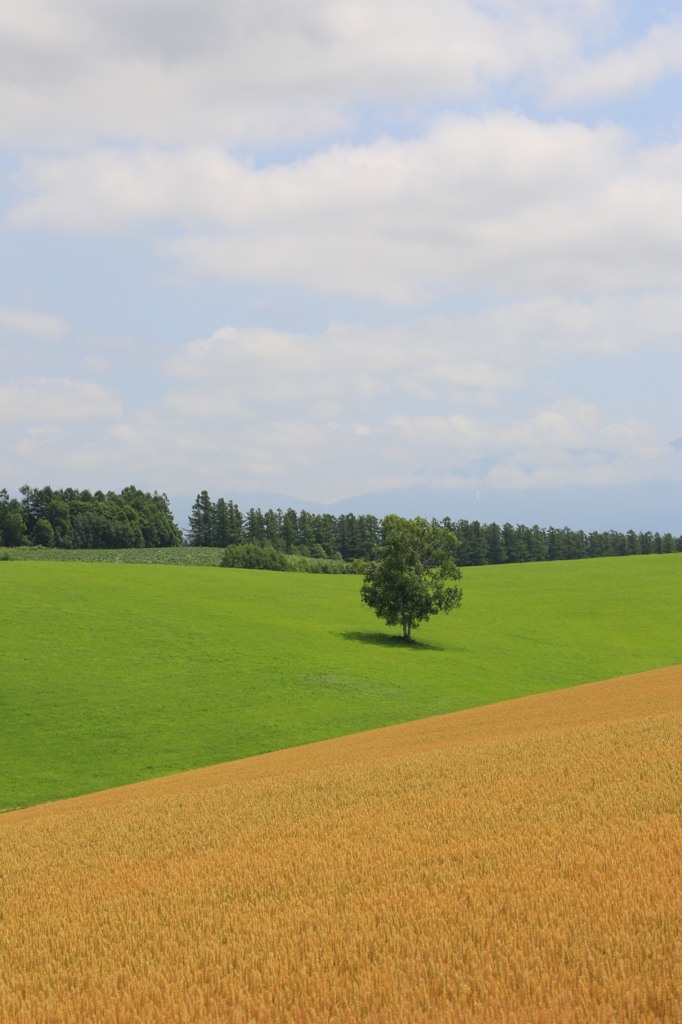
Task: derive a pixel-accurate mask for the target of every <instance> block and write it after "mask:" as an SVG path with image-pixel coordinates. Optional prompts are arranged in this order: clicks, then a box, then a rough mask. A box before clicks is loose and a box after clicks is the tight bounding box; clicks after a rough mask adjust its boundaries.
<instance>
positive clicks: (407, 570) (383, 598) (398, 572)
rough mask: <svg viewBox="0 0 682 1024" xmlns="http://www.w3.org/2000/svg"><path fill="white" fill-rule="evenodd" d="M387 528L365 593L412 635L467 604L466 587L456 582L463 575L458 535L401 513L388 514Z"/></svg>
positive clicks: (405, 634)
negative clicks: (457, 553)
mask: <svg viewBox="0 0 682 1024" xmlns="http://www.w3.org/2000/svg"><path fill="white" fill-rule="evenodd" d="M381 530H382V534H383V538H384V540H383V544H382V545H381V546H380V547H377V548H375V551H374V555H375V561H374V562H371V563H370V564H369V565H368V566H367V568H366V570H365V578H364V581H363V584H362V588H361V590H360V596H361V598H362V600H363V601H364V602H365V604H367V605H369V607H370V608H373V609H374V611H375V612H376V614H377V615H378V617H379V618H380V619H383V620H384V621H385V623H386V625H387V626H396V625H400V626H401V627H402V630H403V638H404V639H405V640H410V639H411V636H412V630H413V629H415V628H416V627H417V626H418V625H419V624H420V622H428V620H429V619H430V618H431V616H432V615H437V614H438V612H445V613H447V612H450V611H452V609H453V608H458V607H459V605H460V604H461V601H462V591H461V590H460V588H459V587H457V586H453V585H452V584H453V583H454V582H455V581H456V580H459V579H461V578H462V573H461V571H460V570H459V568H458V566H457V564H456V562H455V559H454V552H455V549H456V547H457V538H456V537H455V535H454V534H453V533H451V532H450V531H448V530H444V529H443V528H442V527H441V526H439V525H438V524H437V523H428V522H427V521H426V519H421V518H416V519H402V518H401V517H400V516H395V515H390V516H386V517H385V518H384V519H382V521H381Z"/></svg>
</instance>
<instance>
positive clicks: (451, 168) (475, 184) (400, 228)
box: [12, 113, 682, 305]
mask: <svg viewBox="0 0 682 1024" xmlns="http://www.w3.org/2000/svg"><path fill="white" fill-rule="evenodd" d="M26 174H27V175H28V177H27V178H26V179H25V181H26V185H27V187H28V189H29V191H30V192H31V193H32V195H30V196H29V197H27V198H26V199H25V200H24V201H23V202H21V203H20V204H19V205H18V206H17V207H15V209H14V211H13V213H12V219H13V221H14V222H15V223H18V224H27V225H48V226H49V225H53V226H61V227H65V228H73V229H78V230H88V231H89V230H93V229H97V228H99V229H100V230H110V229H112V228H114V227H115V226H117V225H122V224H126V223H133V222H135V221H144V220H158V221H161V220H167V219H168V220H170V221H171V222H172V223H175V224H176V225H178V226H181V227H182V229H183V230H184V233H183V234H181V235H180V236H179V237H178V238H177V239H176V240H175V241H174V242H171V243H170V244H169V245H168V248H169V250H170V251H171V252H172V253H174V254H175V256H176V257H178V258H179V259H180V260H182V261H183V262H184V263H185V264H187V265H188V267H190V268H191V269H192V270H193V271H196V270H198V271H200V272H205V273H209V274H217V275H219V276H223V277H225V278H229V279H242V280H252V281H261V282H279V283H284V284H292V285H298V286H304V287H308V288H311V287H312V288H318V289H321V290H323V291H327V292H336V293H342V294H343V293H345V294H352V295H359V296H366V297H371V298H377V299H381V300H384V301H386V302H389V303H393V304H398V305H410V304H414V303H418V302H420V301H422V300H424V299H426V298H428V297H430V296H432V295H434V294H438V293H442V292H447V291H449V290H452V289H464V288H471V287H475V288H478V289H481V288H495V289H515V290H518V291H522V292H528V293H542V292H547V291H548V290H549V291H557V290H560V291H561V293H562V294H564V295H566V294H567V293H568V294H570V293H571V292H573V293H579V292H584V291H589V292H593V293H594V292H598V291H603V290H606V291H608V290H618V289H627V288H647V287H648V288H665V287H672V286H676V285H677V284H678V282H679V275H680V270H681V269H682V144H677V145H666V146H658V147H652V148H648V149H647V148H640V147H637V146H636V145H635V144H634V143H633V141H632V140H631V139H630V138H629V136H628V135H627V134H626V133H624V132H622V131H620V130H618V129H616V128H615V127H612V126H603V127H600V128H597V129H588V128H585V127H583V126H581V125H578V124H571V123H558V124H550V125H547V124H540V123H538V122H535V121H532V120H530V119H528V118H525V117H521V116H515V115H510V114H502V113H500V114H496V115H494V116H492V115H491V116H489V117H487V118H485V119H483V120H477V119H472V118H451V117H449V118H444V119H442V120H441V121H440V122H438V123H437V124H436V125H435V126H434V127H433V128H432V129H431V131H430V132H429V133H428V134H427V136H426V137H424V138H422V139H415V140H408V141H395V140H393V141H391V140H388V139H384V140H380V141H378V142H376V143H373V144H372V145H367V146H351V145H347V146H335V147H332V148H331V149H329V150H328V151H326V152H323V153H318V154H316V155H314V156H312V157H309V158H307V159H304V160H300V161H298V162H296V163H294V164H290V165H272V166H268V167H265V168H263V169H262V170H255V169H253V168H251V167H249V166H248V165H246V164H243V163H239V162H238V161H236V160H235V159H233V158H231V157H228V156H225V155H224V154H221V153H219V152H217V151H207V150H204V151H195V152H191V153H188V152H176V153H167V152H162V151H158V150H157V151H144V152H140V153H134V152H125V151H122V150H111V151H98V152H95V153H91V154H86V155H84V156H82V157H72V158H67V159H59V160H48V161H46V162H42V163H39V164H35V165H34V166H33V167H32V169H31V170H30V172H29V171H27V172H26Z"/></svg>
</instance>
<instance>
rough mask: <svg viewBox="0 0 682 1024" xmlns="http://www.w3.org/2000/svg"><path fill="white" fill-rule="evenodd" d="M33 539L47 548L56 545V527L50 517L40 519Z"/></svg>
mask: <svg viewBox="0 0 682 1024" xmlns="http://www.w3.org/2000/svg"><path fill="white" fill-rule="evenodd" d="M33 540H34V542H35V543H36V544H41V545H42V546H43V547H45V548H51V547H53V546H54V527H53V526H52V523H51V522H50V520H49V519H39V520H38V522H37V523H36V528H35V530H34V532H33Z"/></svg>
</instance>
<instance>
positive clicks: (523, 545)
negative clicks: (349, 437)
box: [188, 491, 682, 566]
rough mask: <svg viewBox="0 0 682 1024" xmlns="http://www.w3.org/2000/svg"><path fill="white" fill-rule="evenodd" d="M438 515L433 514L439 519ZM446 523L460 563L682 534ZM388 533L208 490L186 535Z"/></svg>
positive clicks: (671, 542) (319, 541)
mask: <svg viewBox="0 0 682 1024" xmlns="http://www.w3.org/2000/svg"><path fill="white" fill-rule="evenodd" d="M435 522H436V520H433V523H435ZM440 525H441V526H442V527H443V529H445V530H446V531H448V532H450V533H453V534H455V536H456V537H457V539H458V541H459V547H458V548H457V562H458V564H459V565H462V566H467V565H500V564H502V563H504V562H544V561H554V560H559V559H561V560H563V559H570V558H602V557H604V556H608V555H640V554H642V555H648V554H665V553H667V552H670V551H682V536H681V537H677V538H675V537H673V535H672V534H670V533H665V534H663V535H661V534H659V533H635V531H634V530H629V531H628V532H627V533H618V532H617V531H615V530H609V531H607V532H605V533H597V532H594V533H589V534H587V533H585V532H584V531H583V530H569V528H568V527H567V526H566V527H564V528H563V529H556V528H555V527H553V526H550V527H549V528H548V529H542V528H541V527H539V526H523V525H517V526H512V524H511V523H505V524H504V526H498V524H497V523H487V524H485V523H484V524H481V523H479V522H477V521H476V520H474V521H473V522H469V521H468V520H466V519H459V520H457V521H454V520H452V519H450V518H449V517H447V516H446V517H445V518H444V519H443V520H441V522H440ZM383 540H384V537H383V534H382V528H381V523H380V521H379V520H378V519H377V518H376V517H375V516H370V515H367V516H354V515H353V514H352V513H348V514H347V515H340V516H333V515H330V514H329V513H328V512H326V513H323V514H321V515H315V514H313V513H311V512H306V511H303V512H300V513H297V512H295V511H294V509H292V508H290V509H287V511H286V512H283V511H282V509H276V510H273V509H268V511H267V512H262V511H261V510H260V509H259V508H256V509H254V508H251V509H249V511H248V512H246V513H243V512H241V511H240V509H239V506H238V505H236V504H235V503H234V502H233V501H225V500H224V498H219V499H218V500H217V501H216V502H215V503H214V502H212V501H211V498H210V497H209V495H208V492H207V491H202V492H201V494H198V495H197V500H196V501H195V503H194V505H193V507H192V513H191V516H190V528H189V532H188V541H189V543H190V544H194V545H197V546H200V547H221V548H222V547H227V546H232V545H235V544H270V545H272V547H274V548H275V549H276V550H277V551H283V552H285V553H286V554H290V555H291V554H301V555H307V556H309V557H310V556H311V557H313V558H342V559H343V560H344V561H347V562H348V561H352V560H353V559H356V558H364V559H370V558H372V553H373V550H374V548H375V546H376V545H377V544H380V543H381V542H382V541H383Z"/></svg>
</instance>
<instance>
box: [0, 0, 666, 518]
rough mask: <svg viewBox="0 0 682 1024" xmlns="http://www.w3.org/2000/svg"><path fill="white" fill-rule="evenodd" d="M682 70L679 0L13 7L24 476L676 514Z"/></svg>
mask: <svg viewBox="0 0 682 1024" xmlns="http://www.w3.org/2000/svg"><path fill="white" fill-rule="evenodd" d="M681 76H682V6H681V5H680V4H679V3H672V4H670V3H668V4H643V3H635V2H629V3H617V2H608V0H582V2H580V0H528V2H517V0H490V2H488V3H476V2H471V0H461V2H452V0H451V2H442V0H420V2H418V3H417V2H416V0H403V2H402V3H398V4H396V3H395V2H391V3H388V0H290V2H288V3H282V2H281V0H278V2H277V3H274V2H272V0H249V2H248V3H247V2H246V0H239V2H234V3H230V4H225V3H224V2H217V0H194V2H193V3H191V4H190V3H189V2H188V0H171V2H169V0H164V2H163V3H161V0H134V2H133V0H117V2H114V0H89V2H87V3H86V2H85V0H63V2H61V3H60V4H59V5H57V4H54V3H53V2H48V0H25V2H24V3H23V4H22V5H12V4H10V3H9V2H8V3H0V207H1V211H2V213H1V216H0V353H1V356H2V358H1V368H0V485H2V484H4V485H6V486H8V487H9V488H10V490H12V491H15V490H16V488H17V487H18V486H19V485H20V484H21V483H23V482H25V481H30V482H32V483H34V484H44V483H50V484H52V485H53V486H65V485H74V486H79V487H90V488H96V487H103V488H105V489H107V488H110V487H115V488H118V487H121V486H123V485H125V484H126V483H129V482H135V483H136V484H138V485H139V486H143V487H145V488H159V489H161V490H165V491H167V492H168V494H169V495H170V496H171V498H172V500H173V502H174V503H175V507H176V508H177V509H178V510H179V512H184V510H185V508H186V505H187V501H188V500H189V497H190V496H191V495H193V494H195V493H196V491H197V490H198V489H200V488H203V487H207V488H208V489H209V491H210V492H211V493H212V494H214V495H215V496H217V495H218V494H224V495H225V496H232V495H244V496H245V498H246V497H247V496H248V495H251V494H253V493H254V492H261V493H265V494H266V495H267V494H270V493H276V494H280V495H290V496H293V497H296V498H298V499H301V500H302V501H308V502H317V503H335V502H340V501H347V499H351V498H353V497H354V496H363V495H372V498H371V501H370V498H369V497H365V498H363V497H359V498H358V499H357V507H358V509H359V510H360V509H361V507H364V505H367V507H369V505H370V504H371V505H372V507H373V508H377V509H378V510H380V509H381V508H382V507H384V506H386V510H388V507H389V506H390V505H391V503H392V504H393V505H398V504H400V503H401V500H402V499H401V498H400V495H404V496H405V495H406V496H409V501H408V500H407V498H405V501H406V502H407V504H405V507H406V508H407V505H409V507H410V509H414V510H415V511H416V510H417V508H419V509H422V510H423V511H424V512H425V513H427V514H430V513H432V512H433V513H435V514H444V513H445V511H448V512H449V513H450V514H451V515H455V516H456V515H457V514H458V513H459V512H462V513H463V514H464V513H466V514H467V515H471V514H474V513H475V511H476V508H477V505H476V502H477V501H482V503H483V505H484V507H485V510H486V515H489V516H492V515H495V516H496V517H497V518H499V519H505V518H507V517H511V516H518V517H523V518H526V519H540V520H541V519H542V516H543V515H550V514H551V515H552V516H553V517H554V518H555V519H556V518H557V516H560V510H561V509H562V508H563V506H564V505H565V507H566V515H565V517H564V518H565V520H566V521H568V520H569V519H572V520H573V522H574V523H575V525H579V524H584V525H585V526H598V525H599V526H604V527H606V526H608V525H614V526H616V525H625V524H626V522H627V521H628V512H629V510H631V519H630V521H633V525H637V524H636V523H635V522H634V520H635V519H638V520H639V521H640V522H641V524H642V525H647V524H650V525H651V526H652V528H656V527H658V528H666V529H675V530H676V531H677V532H679V531H680V530H682V521H679V520H680V519H681V518H682V516H681V510H680V498H681V496H682V453H681V452H680V451H679V450H676V449H675V448H674V447H672V446H671V445H670V443H669V442H671V441H673V440H674V439H676V438H679V437H681V436H682V412H681V408H682V402H680V398H679V393H680V387H679V381H680V378H681V376H682V375H681V373H680V371H681V369H682V367H681V365H680V363H681V359H680V355H681V350H682V344H681V340H682V289H681V288H680V270H681V269H682V141H681V131H682V110H681V108H680V96H681V95H682V92H681V90H680V84H681ZM382 494H383V495H384V498H383V499H382V498H381V495H382ZM476 495H478V498H476ZM576 496H579V500H578V499H577V498H576ZM382 502H383V505H382ZM562 503H563V504H562ZM644 520H646V522H644Z"/></svg>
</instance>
